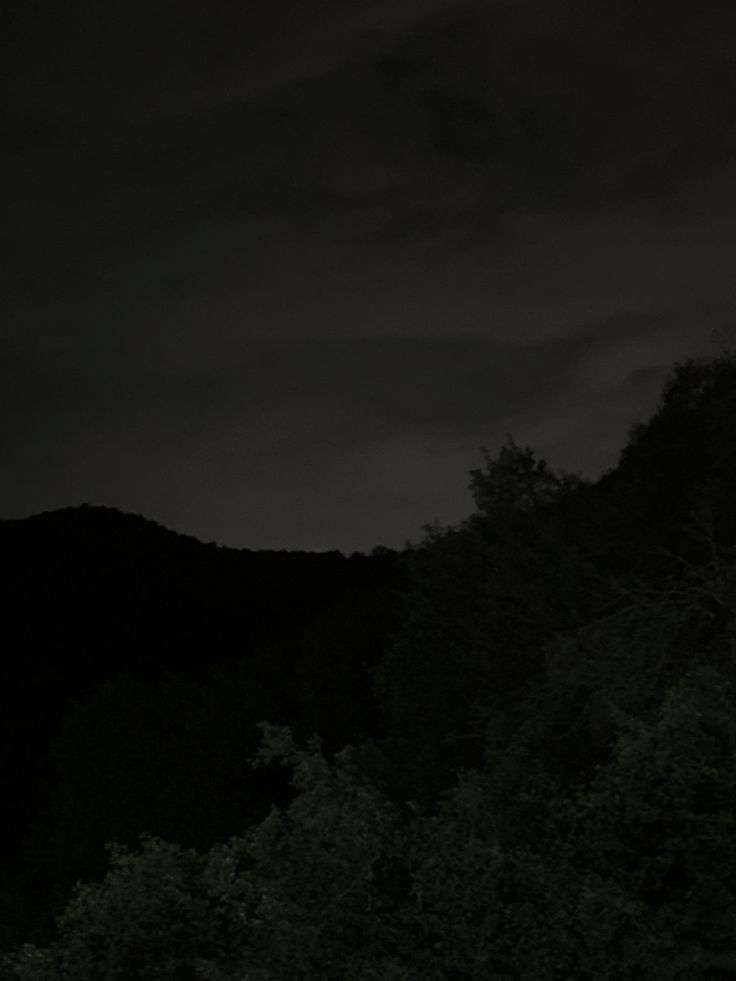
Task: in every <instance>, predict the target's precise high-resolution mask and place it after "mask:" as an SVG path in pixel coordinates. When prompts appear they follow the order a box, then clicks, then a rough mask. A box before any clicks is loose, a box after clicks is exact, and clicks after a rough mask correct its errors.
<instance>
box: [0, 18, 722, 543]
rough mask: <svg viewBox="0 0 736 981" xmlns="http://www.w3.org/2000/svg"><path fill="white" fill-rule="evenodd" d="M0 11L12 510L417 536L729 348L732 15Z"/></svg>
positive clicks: (249, 532)
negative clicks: (512, 463)
mask: <svg viewBox="0 0 736 981" xmlns="http://www.w3.org/2000/svg"><path fill="white" fill-rule="evenodd" d="M9 8H10V10H9V11H8V6H6V7H5V13H4V14H3V15H2V16H3V19H4V21H3V23H2V25H1V26H0V38H1V39H2V40H0V59H1V63H2V65H3V72H4V74H5V77H4V78H3V79H2V83H1V84H0V91H2V90H4V92H5V94H4V96H2V114H3V118H2V120H1V122H2V128H1V131H0V140H1V141H2V151H1V156H0V170H1V171H2V174H1V178H2V181H1V185H0V186H1V187H2V190H1V191H0V196H1V197H2V218H1V221H0V248H1V250H2V254H1V259H2V261H1V263H0V276H1V279H0V282H1V283H2V286H1V288H0V303H1V304H2V309H1V312H0V461H1V462H0V473H1V474H2V477H1V479H0V517H4V518H17V517H23V516H25V515H28V514H32V513H36V512H39V511H43V510H48V509H52V508H58V507H64V506H67V505H73V504H79V503H82V502H85V501H86V502H89V503H91V504H105V505H111V506H115V507H119V508H121V509H123V510H125V511H133V512H137V513H142V514H144V515H145V516H146V517H149V518H153V519H155V520H157V521H159V522H161V523H162V524H164V525H166V526H167V527H170V528H173V529H175V530H177V531H181V532H185V533H188V534H192V535H196V536H197V537H199V538H201V539H203V540H204V541H211V540H214V541H216V542H218V543H220V544H223V545H230V546H237V547H246V548H251V549H261V548H288V549H309V550H325V549H340V550H342V551H344V552H346V553H349V552H351V551H354V550H360V551H370V549H371V548H372V547H373V546H375V545H379V544H382V545H388V546H390V547H394V548H401V547H403V546H404V544H405V542H406V541H407V539H411V540H413V541H417V540H419V539H420V538H421V535H422V533H421V527H422V525H423V524H425V523H426V522H430V521H432V520H434V519H437V520H439V521H440V522H442V523H455V522H457V521H459V520H460V519H462V518H463V517H466V516H467V515H468V514H469V513H471V512H472V510H473V504H472V499H471V497H470V493H469V491H468V481H469V477H468V470H469V469H471V468H474V467H479V466H482V454H481V450H480V447H482V446H486V447H488V449H489V450H490V452H491V453H492V455H495V453H496V452H497V451H498V449H499V448H500V446H501V445H502V443H503V441H504V437H505V434H506V433H510V434H511V435H513V436H514V438H515V439H516V440H517V442H520V443H521V444H522V445H530V446H531V447H532V448H533V449H534V450H535V452H536V453H537V454H538V455H539V456H541V457H543V458H545V459H546V460H547V462H548V463H549V464H550V466H552V467H553V468H554V469H563V470H565V471H567V472H573V473H580V474H582V475H583V476H585V477H588V478H591V479H595V478H597V477H598V476H599V475H600V474H601V473H602V472H603V471H604V470H606V469H608V468H610V467H613V466H615V464H616V462H617V459H618V453H619V451H620V449H621V448H622V446H623V445H624V443H625V441H626V438H627V433H628V430H629V427H630V426H631V425H632V424H633V423H634V422H636V421H637V420H641V421H644V420H645V419H646V418H648V417H649V415H650V414H651V412H652V411H653V410H654V408H655V406H656V404H657V400H658V398H659V395H660V392H661V388H662V385H663V382H664V381H665V379H666V377H667V376H668V374H669V373H670V370H671V366H672V364H673V362H674V361H675V360H676V359H678V358H682V357H688V356H693V357H699V356H700V357H707V356H712V355H713V354H714V353H715V348H714V343H713V341H712V335H713V331H714V330H716V329H717V330H722V331H723V330H725V331H728V330H731V329H732V328H733V327H734V326H735V322H734V311H735V309H736V275H734V258H735V257H736V242H735V241H734V239H735V238H736V222H735V221H734V219H735V218H736V171H735V168H734V159H735V156H734V151H735V149H736V143H735V136H736V127H735V126H734V121H735V120H736V3H734V2H733V0H720V2H719V0H698V2H695V0H688V2H682V0H597V2H596V0H586V2H583V0H580V2H575V0H570V2H564V0H529V2H527V0H507V2H486V3H478V4H474V5H465V4H462V3H459V2H457V0H444V2H443V0H434V2H433V0H262V2H261V3H256V4H250V3H246V2H244V0H198V2H197V0H175V2H174V0H83V2H79V0H69V2H66V3H60V2H58V0H36V2H32V0H10V3H9ZM13 8H15V9H13Z"/></svg>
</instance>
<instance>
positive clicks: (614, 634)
mask: <svg viewBox="0 0 736 981" xmlns="http://www.w3.org/2000/svg"><path fill="white" fill-rule="evenodd" d="M470 489H471V491H472V494H473V499H474V502H475V511H474V512H473V513H472V514H471V515H470V516H469V517H468V518H467V519H466V520H465V521H463V522H461V523H460V524H459V525H457V526H455V527H450V528H443V527H440V526H437V525H433V526H427V527H426V528H425V532H426V535H425V537H424V539H423V540H422V541H421V542H420V543H419V544H416V545H410V546H407V548H405V549H404V550H403V551H401V552H393V551H391V550H388V549H376V550H375V551H374V552H373V553H372V554H371V555H369V556H364V555H357V554H355V555H353V556H351V557H349V558H347V557H345V556H343V555H341V554H340V553H328V554H303V553H287V552H282V553H268V552H255V553H248V552H245V551H236V550H229V549H222V548H217V547H216V546H213V545H204V544H202V543H199V542H197V541H195V540H193V539H188V538H186V537H184V536H178V535H174V534H173V533H171V532H167V531H166V530H165V529H163V528H161V527H159V526H158V525H156V524H155V523H153V522H148V521H145V520H144V519H142V518H139V517H136V516H131V515H123V514H120V513H119V512H116V511H112V510H109V509H101V508H78V509H68V510H66V511H62V512H55V513H49V514H45V515H39V516H37V517H34V518H29V519H26V520H24V521H18V522H2V523H0V547H1V548H2V561H3V563H4V565H5V571H6V572H7V573H8V574H9V579H8V578H6V582H7V581H9V583H10V584H9V586H7V587H5V593H4V595H3V598H2V606H3V610H2V613H3V623H4V625H5V638H6V639H5V643H4V650H3V653H2V658H3V661H2V672H3V677H2V682H3V694H2V699H3V725H4V737H3V738H4V744H3V767H4V773H3V793H4V803H5V809H4V815H3V839H2V840H3V846H4V854H3V856H2V863H3V864H2V869H3V873H2V877H3V878H2V897H1V900H0V902H1V903H2V908H1V909H0V921H1V922H2V931H3V933H2V938H1V939H2V949H3V950H4V951H5V954H4V958H3V967H2V970H1V971H0V976H2V978H4V979H8V981H195V979H206V981H347V979H350V981H492V979H498V981H511V979H520V981H571V979H575V981H577V979H579V981H589V979H600V981H659V979H663V981H664V979H671V981H700V979H705V978H729V977H733V978H736V827H734V824H735V820H736V506H734V505H735V501H736V358H734V357H733V356H731V355H730V354H729V355H727V354H722V355H721V356H719V357H716V358H713V359H711V360H707V361H705V360H704V361H697V362H696V361H687V362H681V363H679V364H678V365H676V366H675V369H674V371H673V373H672V375H671V377H670V379H669V381H668V382H667V384H666V386H665V388H664V391H663V393H662V397H661V401H660V406H659V408H658V409H657V411H656V413H655V415H654V416H653V417H652V418H651V419H650V420H649V421H648V422H647V423H645V424H641V425H638V426H636V427H634V429H632V431H631V433H630V436H629V440H628V443H627V445H626V447H625V448H624V450H623V451H622V453H621V456H620V460H619V463H618V465H617V467H616V468H615V469H613V470H611V471H609V472H608V473H607V474H605V475H604V476H603V477H602V478H601V479H600V480H599V481H597V482H596V483H594V484H592V483H588V482H585V481H583V480H581V479H579V478H577V477H573V476H569V475H562V474H557V473H553V472H552V471H551V470H550V469H549V467H548V466H547V464H546V462H545V461H543V460H537V459H536V458H535V456H534V453H533V451H532V450H531V449H529V448H522V447H520V446H518V445H517V444H516V443H515V441H514V440H513V439H511V438H510V437H509V438H507V441H506V443H505V445H504V446H503V447H502V448H501V449H500V451H499V452H498V453H497V454H496V456H495V457H492V456H491V455H490V454H489V453H487V452H486V459H485V465H484V467H483V468H481V469H478V470H474V471H471V484H470Z"/></svg>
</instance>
